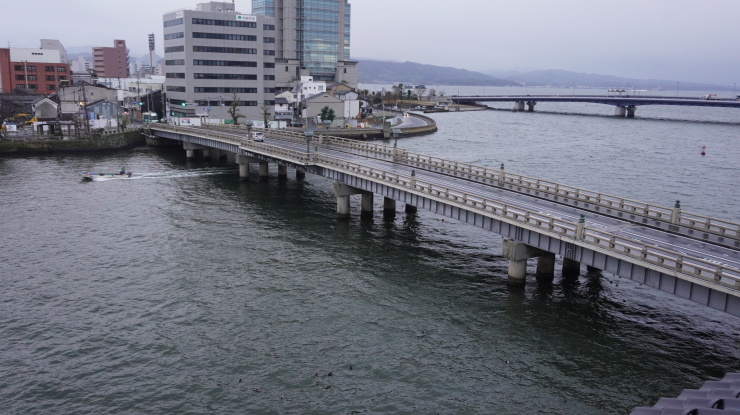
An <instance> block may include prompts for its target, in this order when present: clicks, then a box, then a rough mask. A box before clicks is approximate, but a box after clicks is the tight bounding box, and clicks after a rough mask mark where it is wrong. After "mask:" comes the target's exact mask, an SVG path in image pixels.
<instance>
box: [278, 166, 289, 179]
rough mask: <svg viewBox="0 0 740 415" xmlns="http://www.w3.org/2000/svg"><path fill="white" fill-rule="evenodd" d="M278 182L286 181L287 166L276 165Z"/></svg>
mask: <svg viewBox="0 0 740 415" xmlns="http://www.w3.org/2000/svg"><path fill="white" fill-rule="evenodd" d="M278 180H288V166H284V165H282V164H278Z"/></svg>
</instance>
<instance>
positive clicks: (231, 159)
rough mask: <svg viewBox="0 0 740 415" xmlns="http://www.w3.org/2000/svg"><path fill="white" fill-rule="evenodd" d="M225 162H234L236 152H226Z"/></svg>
mask: <svg viewBox="0 0 740 415" xmlns="http://www.w3.org/2000/svg"><path fill="white" fill-rule="evenodd" d="M226 162H227V163H229V164H234V163H236V153H232V152H231V151H227V152H226Z"/></svg>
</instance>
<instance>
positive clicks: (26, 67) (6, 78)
mask: <svg viewBox="0 0 740 415" xmlns="http://www.w3.org/2000/svg"><path fill="white" fill-rule="evenodd" d="M70 73H71V72H70V69H69V64H68V63H62V62H61V56H60V52H59V50H52V49H21V48H9V49H0V92H2V93H10V92H13V91H17V90H21V91H26V92H35V93H38V94H51V93H53V92H55V91H56V90H58V89H59V86H60V85H61V86H64V85H67V84H68V83H69V82H70Z"/></svg>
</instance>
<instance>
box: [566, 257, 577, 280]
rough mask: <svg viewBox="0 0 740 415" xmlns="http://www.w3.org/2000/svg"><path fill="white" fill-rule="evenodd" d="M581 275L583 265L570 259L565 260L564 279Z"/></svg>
mask: <svg viewBox="0 0 740 415" xmlns="http://www.w3.org/2000/svg"><path fill="white" fill-rule="evenodd" d="M580 274H581V263H580V262H578V261H576V260H574V259H570V258H563V278H572V277H577V276H578V275H580Z"/></svg>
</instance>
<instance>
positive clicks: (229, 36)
mask: <svg viewBox="0 0 740 415" xmlns="http://www.w3.org/2000/svg"><path fill="white" fill-rule="evenodd" d="M193 39H219V40H243V41H247V42H249V41H251V42H254V41H256V40H257V36H254V35H235V34H232V33H205V32H193Z"/></svg>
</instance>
